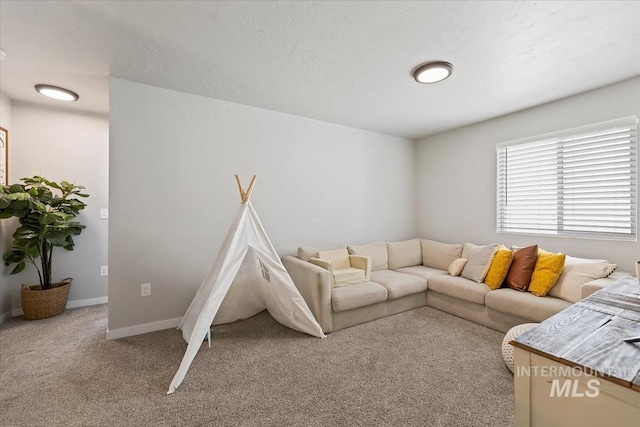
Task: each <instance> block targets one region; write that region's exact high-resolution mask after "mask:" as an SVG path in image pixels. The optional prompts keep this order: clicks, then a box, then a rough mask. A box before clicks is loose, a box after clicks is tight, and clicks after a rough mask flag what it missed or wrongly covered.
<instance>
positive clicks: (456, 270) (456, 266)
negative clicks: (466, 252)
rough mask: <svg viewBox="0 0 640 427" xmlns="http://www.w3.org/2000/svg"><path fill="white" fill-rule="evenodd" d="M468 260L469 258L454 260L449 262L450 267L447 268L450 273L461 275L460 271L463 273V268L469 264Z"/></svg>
mask: <svg viewBox="0 0 640 427" xmlns="http://www.w3.org/2000/svg"><path fill="white" fill-rule="evenodd" d="M467 261H469V260H468V259H466V258H458V259H456V260H454V261H453V262H452V263H451V264H449V268H448V269H447V271H448V272H449V275H451V276H459V275H460V273H462V269H463V268H464V266H465V265H467Z"/></svg>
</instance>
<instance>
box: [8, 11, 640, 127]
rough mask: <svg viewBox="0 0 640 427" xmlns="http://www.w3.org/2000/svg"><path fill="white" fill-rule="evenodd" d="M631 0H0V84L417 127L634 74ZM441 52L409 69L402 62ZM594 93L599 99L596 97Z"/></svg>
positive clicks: (497, 111) (104, 99) (31, 98)
mask: <svg viewBox="0 0 640 427" xmlns="http://www.w3.org/2000/svg"><path fill="white" fill-rule="evenodd" d="M639 22H640V2H637V1H628V2H613V1H602V2H599V1H588V2H587V1H584V2H583V1H560V2H552V1H495V2H484V1H454V2H446V1H425V2H419V1H409V2H404V1H377V2H373V1H372V2H367V1H353V2H346V1H345V2H328V1H311V2H302V1H301V2H279V1H256V2H220V1H216V2H214V1H200V2H179V1H157V2H156V1H118V2H116V1H104V2H102V1H86V2H84V1H83V2H78V1H58V2H35V1H33V2H31V1H8V0H2V1H1V2H0V48H1V49H2V50H4V51H5V52H6V53H7V57H6V59H5V60H4V61H2V62H0V90H1V91H2V93H3V94H4V95H6V96H8V97H9V98H11V99H14V100H19V101H25V102H34V103H41V104H51V105H60V104H59V103H57V104H56V101H49V100H47V99H45V98H44V97H42V96H41V95H39V94H37V93H36V92H35V91H34V89H33V85H34V84H36V83H48V84H54V85H58V86H64V87H66V88H69V89H72V90H74V91H76V92H77V93H79V94H80V100H79V101H78V102H76V103H73V104H65V107H72V108H77V109H80V110H84V111H91V112H102V113H106V112H108V110H109V93H108V77H109V76H114V77H120V78H123V79H127V80H133V81H137V82H142V83H148V84H151V85H155V86H160V87H165V88H170V89H175V90H179V91H184V92H190V93H194V94H199V95H203V96H208V97H213V98H219V99H224V100H228V101H233V102H238V103H242V104H248V105H254V106H257V107H261V108H266V109H269V110H275V111H281V112H286V113H291V114H295V115H299V116H304V117H310V118H314V119H319V120H324V121H328V122H333V123H340V124H344V125H347V126H353V127H357V128H362V129H369V130H372V131H376V132H382V133H387V134H391V135H398V136H404V137H408V138H414V139H416V138H419V137H422V136H425V135H431V134H435V133H439V132H442V131H445V130H448V129H452V128H456V127H460V126H463V125H466V124H470V123H473V122H477V121H481V120H485V119H488V118H491V117H496V116H499V115H503V114H507V113H510V112H513V111H517V110H521V109H524V108H528V107H532V106H535V105H539V104H542V103H545V102H549V101H553V100H555V99H559V98H562V97H566V96H569V95H573V94H576V93H580V92H584V91H587V90H590V89H593V88H597V87H601V86H604V85H607V84H610V83H615V82H618V81H622V80H625V79H628V78H631V77H635V76H638V75H640V24H639ZM438 59H442V60H447V61H450V62H452V63H453V64H454V67H455V70H454V74H453V76H452V77H450V78H449V79H448V80H445V81H444V82H441V83H439V84H435V85H420V84H418V83H416V82H415V81H414V80H413V79H412V78H411V75H410V74H411V70H412V69H413V68H414V67H415V66H416V65H418V64H420V63H422V62H425V61H429V60H438ZM604 108H606V107H604Z"/></svg>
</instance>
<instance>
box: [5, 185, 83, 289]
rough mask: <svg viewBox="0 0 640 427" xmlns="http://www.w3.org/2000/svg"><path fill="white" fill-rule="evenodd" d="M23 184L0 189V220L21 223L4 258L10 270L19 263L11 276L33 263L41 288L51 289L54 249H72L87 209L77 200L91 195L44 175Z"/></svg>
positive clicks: (79, 187) (80, 187)
mask: <svg viewBox="0 0 640 427" xmlns="http://www.w3.org/2000/svg"><path fill="white" fill-rule="evenodd" d="M21 181H22V182H23V184H13V185H9V186H1V187H0V219H6V218H12V217H17V218H18V220H19V221H20V225H19V227H18V228H17V229H16V231H15V232H14V233H13V242H12V245H11V250H10V251H9V252H7V253H6V254H4V256H3V257H2V259H3V260H4V264H5V266H7V267H8V266H10V265H11V264H16V266H15V267H14V268H13V270H12V271H11V274H18V273H20V272H21V271H22V270H24V268H25V266H26V263H30V264H33V266H34V267H35V268H36V270H38V277H39V278H40V287H41V288H42V289H50V288H51V277H52V276H51V267H52V258H53V249H54V248H55V247H61V248H64V249H66V250H68V251H71V250H73V247H74V246H75V244H74V242H73V236H77V235H79V234H80V233H81V232H82V230H83V229H84V228H85V226H84V225H81V224H80V223H79V222H78V221H74V218H75V217H76V216H78V214H79V213H80V211H81V210H82V209H84V208H85V206H86V204H85V203H84V202H82V201H81V200H79V199H78V198H79V197H89V195H88V194H84V193H82V190H84V189H85V187H83V186H81V185H75V184H72V183H69V182H67V181H62V182H60V183H59V184H58V183H56V182H53V181H49V180H47V179H45V178H43V177H41V176H34V177H33V178H22V179H21ZM38 258H40V263H39V264H40V266H38V262H37V260H38Z"/></svg>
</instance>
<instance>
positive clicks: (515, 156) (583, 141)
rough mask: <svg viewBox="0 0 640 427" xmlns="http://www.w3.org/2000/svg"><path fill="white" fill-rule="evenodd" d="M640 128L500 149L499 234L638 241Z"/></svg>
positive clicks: (618, 123)
mask: <svg viewBox="0 0 640 427" xmlns="http://www.w3.org/2000/svg"><path fill="white" fill-rule="evenodd" d="M637 122H638V120H637V118H636V117H628V118H624V119H619V120H613V121H610V122H606V123H600V124H597V125H591V126H585V127H581V128H576V129H570V130H567V131H563V132H556V133H553V134H547V135H542V136H538V137H534V138H527V139H523V140H518V141H511V142H505V143H502V144H498V146H497V147H496V148H497V169H498V171H497V172H498V177H497V218H496V223H497V230H498V232H499V233H524V234H545V235H556V236H565V237H566V236H580V237H592V238H607V239H621V240H636V237H637V235H636V231H637V202H636V200H637V177H636V173H637V172H636V171H637Z"/></svg>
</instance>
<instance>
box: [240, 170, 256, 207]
mask: <svg viewBox="0 0 640 427" xmlns="http://www.w3.org/2000/svg"><path fill="white" fill-rule="evenodd" d="M255 183H256V176H255V175H253V178H251V182H250V183H249V188H248V189H247V192H246V193H245V195H244V200H243V203H247V202H248V201H249V198H250V197H251V192H252V191H253V184H255Z"/></svg>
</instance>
